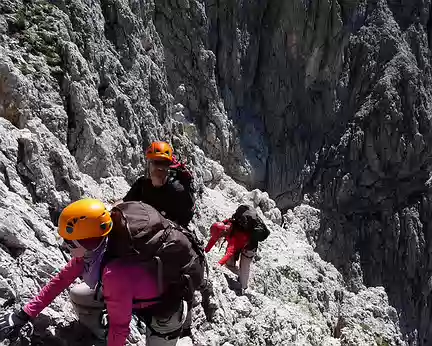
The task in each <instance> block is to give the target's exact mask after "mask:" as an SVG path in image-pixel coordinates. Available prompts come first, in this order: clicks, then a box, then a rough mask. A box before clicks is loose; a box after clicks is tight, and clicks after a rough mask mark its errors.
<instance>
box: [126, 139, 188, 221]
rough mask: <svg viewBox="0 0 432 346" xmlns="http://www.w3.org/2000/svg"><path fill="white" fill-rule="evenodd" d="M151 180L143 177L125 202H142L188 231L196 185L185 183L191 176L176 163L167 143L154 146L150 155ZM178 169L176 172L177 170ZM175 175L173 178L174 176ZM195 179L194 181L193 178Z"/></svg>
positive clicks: (148, 151) (133, 186) (157, 143)
mask: <svg viewBox="0 0 432 346" xmlns="http://www.w3.org/2000/svg"><path fill="white" fill-rule="evenodd" d="M146 157H147V159H148V160H149V173H150V177H148V178H147V177H140V178H139V179H138V180H137V181H136V182H135V183H134V184H133V185H132V187H131V189H130V190H129V192H128V193H127V194H126V196H125V197H124V198H123V202H127V201H142V202H144V203H147V204H150V205H151V206H152V207H153V208H155V209H157V210H158V211H159V212H160V213H161V214H162V215H163V216H164V217H166V218H167V219H170V220H171V221H174V222H176V223H177V224H179V225H181V226H183V227H187V226H188V224H189V222H190V221H191V219H192V217H193V209H194V203H195V199H194V194H193V189H192V185H191V184H192V182H191V181H189V184H188V181H187V179H181V178H180V177H179V175H180V174H187V173H185V172H184V170H182V168H184V167H181V165H180V164H179V163H177V162H175V157H174V156H173V150H172V148H171V146H170V145H169V144H168V143H166V142H153V143H152V144H151V145H150V147H149V148H148V149H147V151H146ZM173 167H176V169H173ZM170 173H173V174H170ZM190 179H191V177H190Z"/></svg>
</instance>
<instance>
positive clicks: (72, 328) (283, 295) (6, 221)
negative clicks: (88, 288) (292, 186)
mask: <svg viewBox="0 0 432 346" xmlns="http://www.w3.org/2000/svg"><path fill="white" fill-rule="evenodd" d="M16 131H18V130H16ZM204 160H205V161H206V165H208V166H211V165H212V164H215V163H214V162H212V161H209V160H208V159H204ZM216 165H217V164H216ZM211 182H212V183H213V184H214V188H208V187H205V188H203V192H202V197H201V198H200V200H199V202H198V206H197V208H198V212H197V215H196V216H195V218H194V220H193V224H192V228H193V229H195V231H196V232H197V234H198V235H199V236H200V237H201V238H202V239H203V240H205V239H207V238H208V230H209V227H210V225H211V224H212V223H213V222H214V221H215V220H217V219H221V218H223V217H226V216H227V215H230V214H231V213H233V211H234V210H235V208H236V207H237V205H238V203H250V204H252V205H255V206H256V207H257V208H258V211H259V212H260V214H261V216H262V217H263V219H264V220H265V222H266V223H267V225H268V227H270V229H271V231H272V233H271V235H270V237H269V239H268V240H267V241H266V242H265V243H263V244H262V246H261V247H260V251H259V254H260V257H261V259H260V260H259V261H255V262H254V263H253V270H252V275H251V280H250V287H249V289H248V290H247V291H246V294H245V295H244V296H240V297H239V296H237V295H236V294H235V293H234V291H233V290H232V289H231V288H232V287H233V285H234V281H235V276H234V275H233V273H231V272H230V271H228V270H226V269H225V268H222V267H220V266H219V265H218V264H217V260H218V259H219V258H220V257H221V256H222V255H223V251H220V250H217V249H215V250H214V251H212V252H211V253H210V254H209V263H210V275H211V288H212V292H213V294H212V296H211V300H210V304H212V306H213V307H214V308H215V314H214V317H213V319H212V321H211V322H208V321H207V320H206V317H205V315H204V310H203V308H202V306H201V305H199V304H198V305H197V306H196V308H195V309H194V310H193V313H194V315H193V339H194V342H193V344H194V345H202V346H205V345H275V346H276V345H364V346H366V345H405V343H404V342H403V341H402V335H401V333H400V331H399V328H398V323H399V322H398V316H397V313H396V311H395V309H394V308H392V307H391V306H390V305H389V304H388V301H387V296H386V293H385V291H384V290H383V289H382V288H369V289H366V288H365V289H363V290H361V291H360V292H359V293H358V294H355V293H352V292H349V291H347V290H346V288H345V287H344V282H343V279H342V276H341V274H340V273H339V272H338V271H337V270H336V268H335V267H333V266H332V265H331V264H329V263H326V262H324V261H323V260H322V259H321V258H320V257H319V255H318V254H316V253H315V252H314V251H313V248H312V246H311V245H309V243H308V242H307V239H306V234H307V230H308V226H307V225H306V224H305V222H307V223H308V224H310V225H311V226H310V227H314V226H313V225H318V224H319V215H320V214H319V211H317V210H316V209H313V208H311V207H308V206H304V207H300V209H297V210H295V211H294V212H293V213H292V217H291V219H290V220H289V221H287V220H286V225H287V227H288V228H289V230H286V229H284V228H282V227H280V226H278V225H277V224H275V223H273V222H272V221H271V220H269V219H267V218H266V217H265V216H264V214H263V213H262V211H263V210H262V208H261V207H260V206H259V204H258V203H257V202H258V201H259V202H260V203H261V205H268V204H270V205H274V201H272V200H270V199H268V197H267V196H266V194H265V193H262V192H261V191H259V190H254V191H252V192H249V191H247V190H246V189H244V188H242V187H241V186H239V185H237V184H236V183H235V182H234V181H233V180H232V179H231V178H228V177H227V176H226V175H223V176H222V177H220V178H219V179H218V180H212V181H211ZM14 184H15V186H18V185H20V186H21V188H22V189H25V187H24V185H23V184H22V182H20V181H19V180H14ZM0 191H1V194H2V195H1V197H2V198H1V200H2V204H1V205H0V221H1V222H0V224H1V225H2V226H1V228H0V239H1V245H0V252H1V256H0V258H1V260H0V278H1V280H0V301H1V302H2V303H4V302H5V301H7V300H9V299H11V298H13V299H14V301H15V303H14V305H15V306H20V305H21V304H22V303H23V302H25V301H28V299H30V297H31V296H32V295H33V294H35V293H36V292H37V291H38V290H39V289H40V287H41V286H42V285H43V284H44V283H46V282H47V280H49V278H50V277H51V276H52V275H53V274H54V273H55V272H56V271H57V270H58V269H59V268H61V266H62V265H64V263H65V260H66V258H67V255H66V254H62V253H61V252H60V251H59V248H58V247H57V243H56V237H55V230H54V228H55V227H54V225H53V224H52V222H51V221H50V220H49V212H48V210H47V209H46V205H45V206H43V205H38V204H32V202H31V201H28V200H26V199H25V198H24V197H21V196H19V195H18V194H17V193H15V192H13V191H12V190H11V189H10V188H8V186H7V185H5V184H4V183H2V182H0ZM263 201H265V203H263ZM264 209H266V207H264ZM270 210H271V211H272V210H278V209H277V208H272V209H270ZM43 211H44V212H43ZM279 213H280V212H279ZM306 220H307V221H306ZM287 222H288V223H287ZM310 227H309V228H310ZM200 301H201V297H200V294H199V293H198V294H197V303H199V302H200ZM35 326H36V333H35V336H34V337H33V339H32V342H33V343H34V344H37V343H43V344H44V345H52V346H57V345H66V344H67V345H97V344H98V343H97V342H96V341H95V340H94V339H93V338H92V337H91V336H90V335H89V334H88V333H87V332H86V331H85V330H84V329H83V328H82V327H80V326H79V325H78V324H77V323H76V321H75V318H74V314H73V312H72V307H71V305H70V303H69V301H68V299H67V293H66V292H65V293H63V294H62V295H61V296H60V297H59V298H57V299H56V300H55V301H54V303H53V304H52V305H51V306H50V307H49V308H48V309H46V310H44V312H43V313H42V315H41V316H40V317H39V318H38V319H37V320H36V323H35ZM49 326H50V327H49ZM131 326H132V333H131V336H130V337H129V344H133V345H144V344H145V343H144V340H143V336H142V333H143V331H142V330H141V329H140V328H138V326H137V325H136V323H135V321H134V322H133V323H132V325H131ZM61 339H62V340H61ZM179 345H183V346H186V345H187V346H190V345H192V340H191V339H190V338H183V339H182V340H181V342H180V343H179Z"/></svg>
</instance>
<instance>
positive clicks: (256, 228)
mask: <svg viewBox="0 0 432 346" xmlns="http://www.w3.org/2000/svg"><path fill="white" fill-rule="evenodd" d="M231 222H232V223H233V226H234V227H233V228H234V229H235V228H238V229H239V230H241V231H243V232H246V233H250V235H251V241H250V242H251V243H256V244H257V243H258V242H261V241H264V240H266V239H267V237H268V236H269V235H270V230H269V229H268V228H267V226H266V225H265V223H264V221H263V220H261V218H260V217H259V216H258V214H257V212H256V210H255V209H254V208H252V207H251V206H250V205H247V204H242V205H240V206H239V207H238V208H237V210H236V211H235V213H234V214H233V216H232V217H231ZM257 245H258V244H257Z"/></svg>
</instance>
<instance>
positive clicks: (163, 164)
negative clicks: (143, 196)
mask: <svg viewBox="0 0 432 346" xmlns="http://www.w3.org/2000/svg"><path fill="white" fill-rule="evenodd" d="M170 164H171V163H170V162H169V161H158V160H152V161H150V179H151V181H152V184H153V186H155V187H161V186H162V185H164V184H165V183H166V181H167V179H168V172H169V166H170Z"/></svg>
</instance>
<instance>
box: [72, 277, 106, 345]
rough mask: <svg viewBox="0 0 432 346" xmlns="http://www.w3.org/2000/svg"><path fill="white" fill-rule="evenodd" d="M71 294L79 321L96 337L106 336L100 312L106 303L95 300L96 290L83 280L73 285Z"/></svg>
mask: <svg viewBox="0 0 432 346" xmlns="http://www.w3.org/2000/svg"><path fill="white" fill-rule="evenodd" d="M69 295H70V299H71V302H72V305H73V307H74V310H75V312H76V314H77V315H78V319H79V321H80V322H81V323H82V324H83V325H84V326H86V327H87V328H88V329H89V330H90V331H91V332H92V333H93V334H94V335H95V336H96V337H98V338H100V339H103V338H105V336H106V330H105V329H104V328H102V326H101V324H100V314H101V312H102V310H103V309H104V307H105V305H104V303H103V302H101V301H99V300H95V290H94V289H91V288H90V287H88V286H87V285H86V284H85V283H84V282H83V283H81V284H78V285H75V286H73V287H72V288H71V290H70V292H69ZM98 298H100V297H98Z"/></svg>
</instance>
